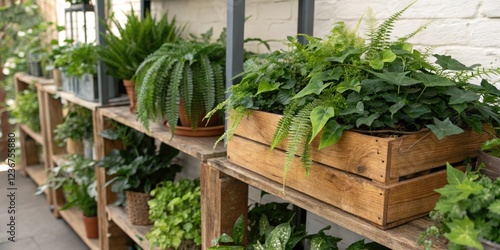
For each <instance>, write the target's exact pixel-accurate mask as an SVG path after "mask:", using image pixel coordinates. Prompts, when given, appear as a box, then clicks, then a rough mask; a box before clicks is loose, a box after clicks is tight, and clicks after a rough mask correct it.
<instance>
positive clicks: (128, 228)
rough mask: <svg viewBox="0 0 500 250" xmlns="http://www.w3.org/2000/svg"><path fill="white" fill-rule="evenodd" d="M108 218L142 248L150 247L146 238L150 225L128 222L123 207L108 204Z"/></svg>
mask: <svg viewBox="0 0 500 250" xmlns="http://www.w3.org/2000/svg"><path fill="white" fill-rule="evenodd" d="M106 211H107V213H108V216H109V218H111V220H112V221H113V222H114V223H115V224H116V225H118V226H119V227H120V228H121V229H122V230H123V232H125V233H126V234H127V235H128V236H129V237H130V238H132V240H134V241H135V243H137V244H138V245H139V246H140V247H141V248H142V249H150V246H149V242H148V240H147V239H146V233H148V232H149V231H150V230H151V226H140V225H134V224H132V223H130V221H129V219H128V216H127V213H126V212H125V209H124V208H123V207H117V206H113V205H108V206H107V207H106Z"/></svg>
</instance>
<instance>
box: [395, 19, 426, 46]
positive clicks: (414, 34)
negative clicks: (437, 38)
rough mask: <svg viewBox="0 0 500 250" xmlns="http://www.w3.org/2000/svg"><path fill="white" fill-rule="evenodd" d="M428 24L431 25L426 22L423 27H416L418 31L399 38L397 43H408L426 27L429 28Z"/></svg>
mask: <svg viewBox="0 0 500 250" xmlns="http://www.w3.org/2000/svg"><path fill="white" fill-rule="evenodd" d="M429 24H431V22H427V23H425V24H424V25H422V26H420V27H418V29H416V30H415V31H413V32H412V33H410V34H408V35H406V36H404V37H401V38H399V39H398V41H399V42H401V43H404V42H406V41H408V40H409V39H411V38H413V37H415V36H416V35H417V34H418V33H420V32H422V30H425V29H426V28H427V26H429Z"/></svg>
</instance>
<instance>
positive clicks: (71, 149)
mask: <svg viewBox="0 0 500 250" xmlns="http://www.w3.org/2000/svg"><path fill="white" fill-rule="evenodd" d="M66 151H68V154H71V155H73V154H78V155H83V143H82V142H81V141H75V140H73V139H70V138H68V140H66Z"/></svg>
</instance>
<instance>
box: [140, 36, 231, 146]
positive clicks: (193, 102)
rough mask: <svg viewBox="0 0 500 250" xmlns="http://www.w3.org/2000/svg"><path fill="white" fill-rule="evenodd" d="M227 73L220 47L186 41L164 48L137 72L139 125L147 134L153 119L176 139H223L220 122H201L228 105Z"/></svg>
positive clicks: (223, 49)
mask: <svg viewBox="0 0 500 250" xmlns="http://www.w3.org/2000/svg"><path fill="white" fill-rule="evenodd" d="M154 72H162V73H161V74H157V73H154ZM224 72H225V47H224V46H223V45H222V44H219V43H208V42H199V41H184V40H183V41H178V42H176V43H166V44H164V45H163V46H162V47H161V48H160V49H158V50H157V51H155V52H154V53H153V54H151V55H150V56H148V57H147V58H146V59H145V60H144V62H143V63H142V64H141V65H140V66H139V68H138V69H137V72H136V80H137V82H136V90H137V93H138V95H137V97H138V105H139V107H138V117H139V119H140V120H141V122H142V124H143V125H144V126H145V127H146V128H149V119H153V120H156V119H164V118H166V120H167V125H168V126H169V128H170V131H171V133H172V136H173V135H174V134H180V133H182V135H188V136H213V135H217V134H221V133H222V131H223V125H222V120H221V118H219V117H215V116H214V117H212V119H210V120H209V121H203V120H202V119H203V117H204V116H205V114H206V113H208V112H209V111H210V110H212V109H213V108H214V107H215V106H217V105H218V104H219V103H221V102H222V101H223V100H224V93H225V81H224ZM178 120H180V124H179V123H178Z"/></svg>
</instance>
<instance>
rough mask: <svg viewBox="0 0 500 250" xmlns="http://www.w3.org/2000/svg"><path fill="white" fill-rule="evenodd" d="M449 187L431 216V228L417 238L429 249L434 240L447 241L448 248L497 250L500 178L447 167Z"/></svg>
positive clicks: (498, 240) (444, 191) (499, 215)
mask: <svg viewBox="0 0 500 250" xmlns="http://www.w3.org/2000/svg"><path fill="white" fill-rule="evenodd" d="M446 171H447V173H448V177H447V180H448V184H446V186H444V187H443V188H440V189H437V190H436V192H438V193H439V194H441V197H440V198H439V201H438V202H437V203H436V207H435V208H434V210H433V211H432V212H431V213H430V216H431V218H432V219H433V220H434V225H432V226H430V227H428V228H427V229H426V231H425V232H423V233H422V234H421V237H420V238H419V242H420V243H425V245H426V248H428V249H430V245H431V243H432V239H433V238H434V237H444V238H446V239H448V240H449V243H448V245H449V247H450V249H451V248H453V249H462V248H464V247H470V248H474V249H481V250H482V249H500V179H496V180H492V179H491V178H489V177H488V176H485V175H482V174H480V173H479V172H477V171H466V172H465V173H463V172H462V171H460V170H457V169H455V168H453V167H452V166H451V165H449V164H448V165H447V169H446Z"/></svg>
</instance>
